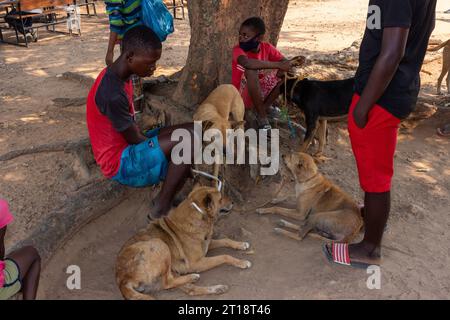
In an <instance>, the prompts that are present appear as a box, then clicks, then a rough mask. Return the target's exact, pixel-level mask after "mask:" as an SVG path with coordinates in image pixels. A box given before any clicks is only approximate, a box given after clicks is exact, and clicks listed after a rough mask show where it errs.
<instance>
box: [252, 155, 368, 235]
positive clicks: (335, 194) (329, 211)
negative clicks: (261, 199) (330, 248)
mask: <svg viewBox="0 0 450 320" xmlns="http://www.w3.org/2000/svg"><path fill="white" fill-rule="evenodd" d="M283 158H284V161H285V163H286V166H287V167H288V169H289V171H290V172H291V173H292V175H293V176H294V179H295V198H296V208H294V209H287V208H281V207H272V208H262V209H258V210H257V212H258V213H260V214H269V213H274V214H279V215H282V216H285V217H288V218H292V219H296V220H300V221H302V222H303V224H302V225H301V226H297V225H294V224H292V223H289V222H287V221H284V220H280V225H281V226H283V227H287V228H289V229H293V230H296V231H298V233H293V232H289V231H287V230H284V229H279V228H276V229H275V232H277V233H280V234H283V235H286V236H288V237H291V238H294V239H296V240H302V239H303V238H304V237H305V236H306V235H307V234H308V233H309V232H311V231H314V232H316V233H318V234H319V235H320V236H321V237H325V238H327V239H332V240H336V241H343V242H350V241H351V240H352V239H353V238H354V237H355V236H356V235H357V234H358V233H359V231H360V229H361V227H362V225H363V220H362V217H361V213H360V210H359V208H358V206H357V205H356V203H355V202H354V201H353V200H352V198H351V197H350V196H349V195H348V194H346V193H345V192H344V191H342V190H341V189H339V188H338V187H337V186H335V185H334V184H333V183H332V182H331V181H329V180H328V179H327V178H325V177H324V176H323V175H321V174H320V173H319V171H318V168H317V166H316V164H315V163H314V160H313V158H312V157H311V156H310V155H308V154H306V153H292V154H290V155H288V156H286V157H283ZM284 200H285V199H283V200H274V201H272V203H273V204H276V203H280V202H282V201H284Z"/></svg>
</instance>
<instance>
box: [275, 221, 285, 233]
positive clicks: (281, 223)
mask: <svg viewBox="0 0 450 320" xmlns="http://www.w3.org/2000/svg"><path fill="white" fill-rule="evenodd" d="M278 226H279V227H284V228H286V227H287V226H288V222H287V221H286V220H283V219H281V220H279V221H278ZM275 232H276V231H275Z"/></svg>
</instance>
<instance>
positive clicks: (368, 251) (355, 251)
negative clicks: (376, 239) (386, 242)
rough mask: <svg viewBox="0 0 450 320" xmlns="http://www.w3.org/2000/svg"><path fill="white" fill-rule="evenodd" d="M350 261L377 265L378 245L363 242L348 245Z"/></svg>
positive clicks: (378, 256)
mask: <svg viewBox="0 0 450 320" xmlns="http://www.w3.org/2000/svg"><path fill="white" fill-rule="evenodd" d="M348 253H349V255H350V261H352V262H362V263H367V264H375V265H379V264H380V261H381V249H380V247H374V246H373V245H368V244H365V243H363V242H360V243H355V244H350V245H349V246H348Z"/></svg>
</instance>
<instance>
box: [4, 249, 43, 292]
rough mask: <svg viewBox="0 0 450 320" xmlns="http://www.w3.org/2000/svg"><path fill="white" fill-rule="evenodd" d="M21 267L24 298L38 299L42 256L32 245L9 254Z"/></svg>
mask: <svg viewBox="0 0 450 320" xmlns="http://www.w3.org/2000/svg"><path fill="white" fill-rule="evenodd" d="M7 258H9V259H11V260H13V261H14V262H15V263H16V264H17V266H18V267H19V272H20V281H21V282H22V294H23V299H24V300H34V299H36V293H37V289H38V286H39V275H40V273H41V257H40V256H39V253H38V252H37V250H36V249H35V248H33V247H31V246H27V247H23V248H20V249H18V250H16V251H14V252H12V253H11V254H9V255H8V257H7Z"/></svg>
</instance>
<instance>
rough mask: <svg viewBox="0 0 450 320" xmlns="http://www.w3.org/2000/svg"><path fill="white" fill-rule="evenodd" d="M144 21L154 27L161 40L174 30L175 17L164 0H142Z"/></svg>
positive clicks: (148, 25) (151, 27)
mask: <svg viewBox="0 0 450 320" xmlns="http://www.w3.org/2000/svg"><path fill="white" fill-rule="evenodd" d="M141 5H142V22H143V23H144V25H146V26H147V27H149V28H150V29H152V30H153V31H154V32H155V33H156V34H157V35H158V37H159V39H160V40H161V41H165V40H166V38H167V36H168V35H169V34H171V33H172V32H173V31H174V28H173V17H172V15H171V14H170V12H169V10H167V8H166V6H165V5H164V3H163V2H162V0H142V4H141Z"/></svg>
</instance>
